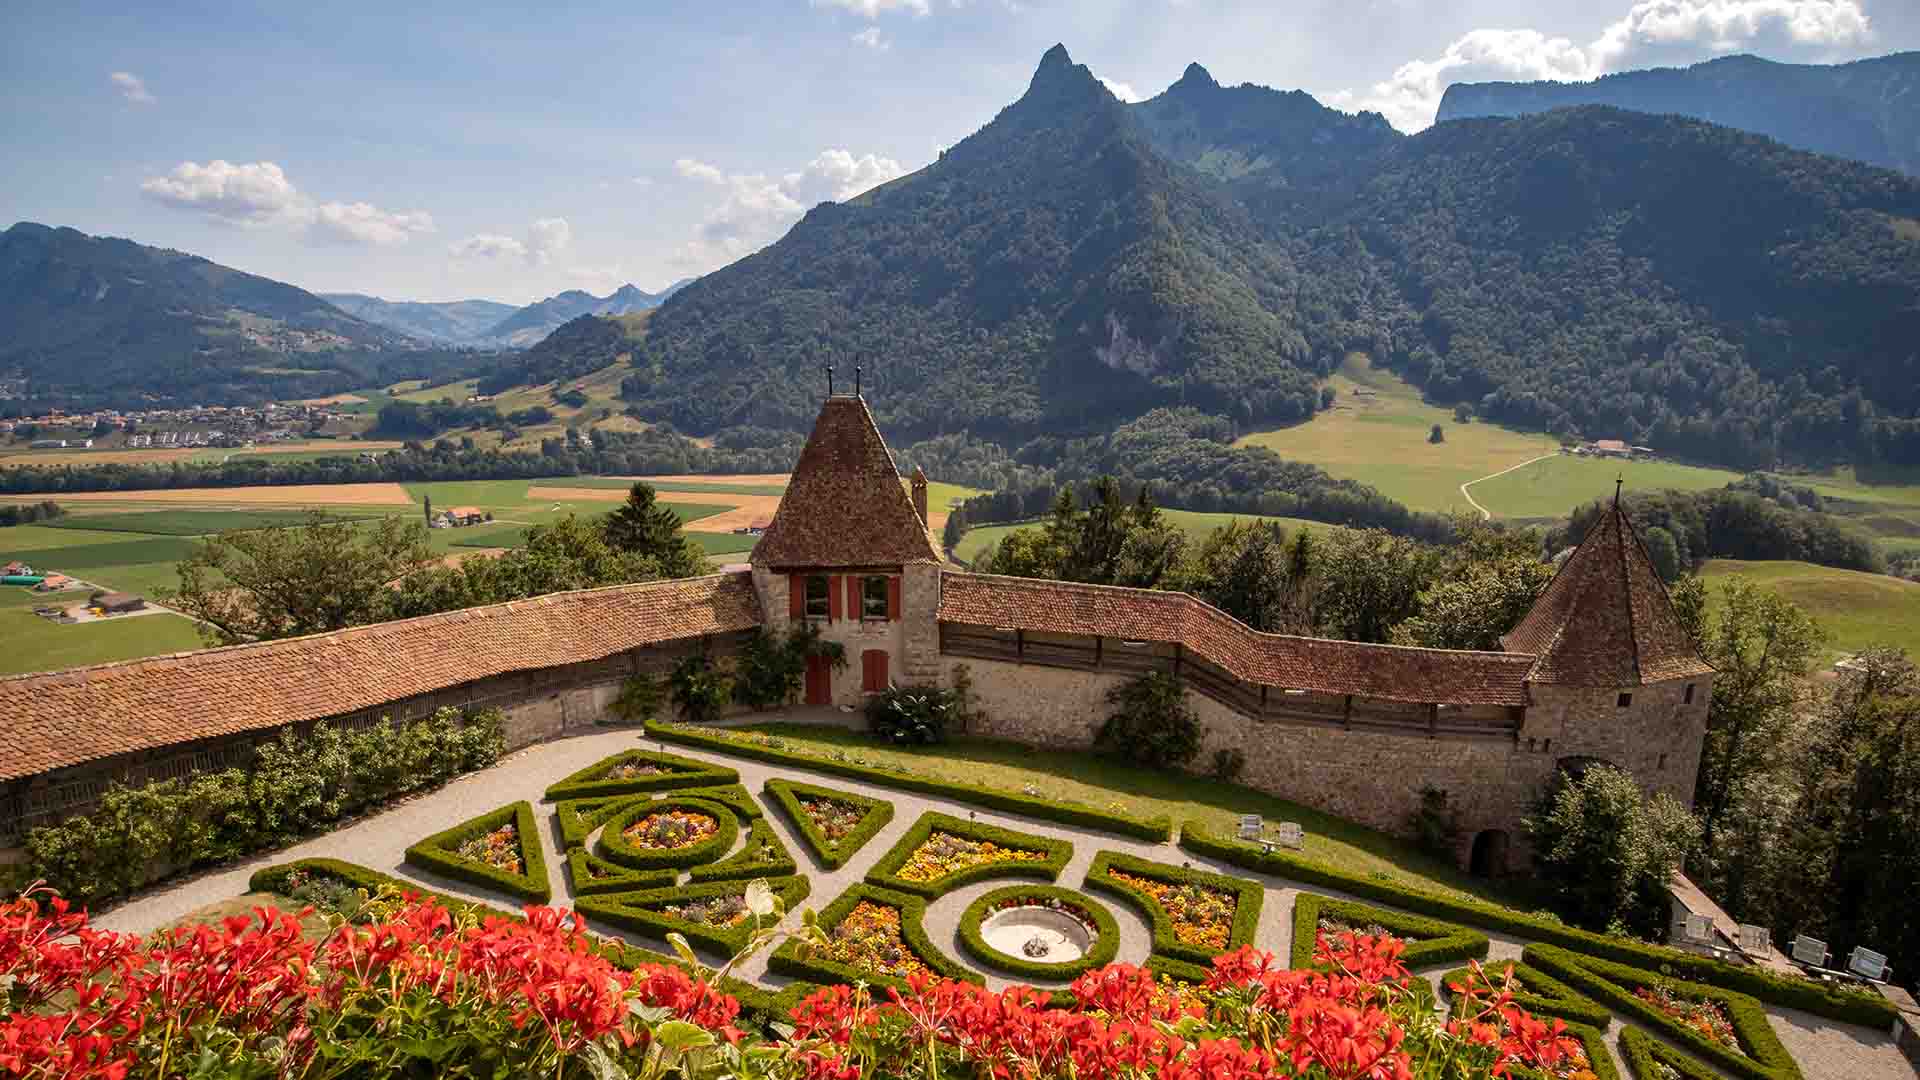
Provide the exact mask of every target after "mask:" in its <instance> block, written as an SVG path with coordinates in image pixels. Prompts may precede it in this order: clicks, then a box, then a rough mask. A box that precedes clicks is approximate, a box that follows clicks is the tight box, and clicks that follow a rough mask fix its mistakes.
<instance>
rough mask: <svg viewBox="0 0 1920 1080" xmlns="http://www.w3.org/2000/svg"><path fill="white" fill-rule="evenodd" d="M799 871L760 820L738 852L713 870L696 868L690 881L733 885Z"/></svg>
mask: <svg viewBox="0 0 1920 1080" xmlns="http://www.w3.org/2000/svg"><path fill="white" fill-rule="evenodd" d="M798 871H799V867H798V866H796V865H795V864H794V861H793V855H792V853H790V852H789V851H787V845H785V844H783V843H781V842H780V837H779V835H778V834H777V833H775V832H774V831H773V826H772V825H770V824H768V823H767V819H766V818H760V819H759V820H757V821H755V822H754V823H753V828H751V829H749V830H747V842H746V843H745V844H742V845H741V846H740V850H739V851H737V852H735V853H734V854H733V855H731V856H729V857H728V858H725V859H722V860H720V861H719V862H717V863H714V864H713V865H711V866H696V867H694V868H693V869H692V870H691V871H690V872H689V873H688V874H687V877H688V878H689V879H691V880H693V881H734V880H738V879H740V878H761V877H763V878H776V877H788V876H790V875H792V874H794V873H797V872H798Z"/></svg>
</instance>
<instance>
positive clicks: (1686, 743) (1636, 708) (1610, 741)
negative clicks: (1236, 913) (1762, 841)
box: [1520, 675, 1713, 806]
mask: <svg viewBox="0 0 1920 1080" xmlns="http://www.w3.org/2000/svg"><path fill="white" fill-rule="evenodd" d="M1689 686H1691V687H1693V700H1692V701H1691V702H1689V701H1687V700H1686V699H1687V687H1689ZM1529 692H1530V693H1531V694H1532V697H1533V705H1532V706H1531V707H1529V708H1528V709H1527V719H1526V722H1525V723H1524V724H1523V725H1521V729H1520V744H1521V745H1522V746H1523V747H1532V748H1534V749H1535V750H1536V751H1537V752H1539V753H1541V754H1542V755H1543V756H1546V757H1548V758H1550V759H1552V760H1554V761H1559V760H1562V759H1565V758H1598V759H1600V760H1602V761H1605V762H1608V763H1610V764H1613V765H1617V766H1619V767H1620V768H1623V769H1625V770H1627V771H1628V772H1631V773H1632V774H1633V775H1634V776H1635V777H1636V778H1638V779H1639V781H1640V783H1641V784H1642V785H1643V786H1644V787H1645V788H1646V789H1647V790H1648V791H1664V792H1666V793H1667V794H1669V795H1672V796H1673V797H1674V798H1676V799H1678V800H1680V802H1681V804H1682V805H1685V806H1691V805H1693V787H1694V781H1695V778H1696V777H1697V776H1698V774H1699V771H1700V748H1701V745H1702V744H1703V743H1704V742H1705V740H1706V732H1707V710H1708V706H1709V704H1710V702H1711V700H1712V697H1713V679H1712V676H1710V675H1709V676H1702V677H1699V678H1694V679H1675V680H1673V681H1671V682H1664V683H1654V684H1652V685H1649V686H1635V687H1629V688H1624V689H1620V690H1614V689H1606V688H1594V687H1577V686H1549V685H1542V684H1534V685H1533V686H1531V687H1530V688H1529ZM1622 693H1628V694H1631V695H1632V700H1631V702H1630V703H1629V704H1627V705H1625V706H1622V705H1621V704H1620V703H1619V702H1620V695H1621V694H1622Z"/></svg>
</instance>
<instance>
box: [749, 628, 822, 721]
mask: <svg viewBox="0 0 1920 1080" xmlns="http://www.w3.org/2000/svg"><path fill="white" fill-rule="evenodd" d="M814 656H823V657H826V658H827V660H828V662H830V663H831V664H832V665H833V668H834V670H835V671H838V670H840V669H842V668H845V667H846V666H847V648H846V646H844V645H842V644H840V643H839V642H837V641H826V640H823V639H822V638H821V637H820V628H819V627H817V626H814V625H812V624H805V623H803V624H801V625H800V626H797V627H796V628H795V629H794V630H793V631H792V632H791V633H789V634H787V635H785V636H784V637H783V636H782V635H781V634H779V633H778V632H777V631H773V630H761V631H759V632H758V633H756V634H754V635H753V637H752V638H751V639H749V640H748V642H747V644H746V646H745V647H744V648H742V649H741V650H740V656H739V659H738V660H737V661H736V667H735V678H734V682H733V699H734V700H735V701H738V702H739V703H740V704H742V705H745V706H747V707H748V708H752V709H770V708H774V707H776V706H779V705H785V704H788V703H790V702H792V701H793V700H795V699H796V698H798V697H799V696H800V688H801V685H802V683H803V681H804V680H805V678H806V674H807V660H808V658H809V657H814Z"/></svg>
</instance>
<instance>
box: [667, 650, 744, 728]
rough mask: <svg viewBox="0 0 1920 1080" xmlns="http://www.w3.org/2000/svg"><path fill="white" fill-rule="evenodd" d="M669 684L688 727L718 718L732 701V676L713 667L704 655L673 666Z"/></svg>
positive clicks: (690, 657) (730, 673) (676, 704)
mask: <svg viewBox="0 0 1920 1080" xmlns="http://www.w3.org/2000/svg"><path fill="white" fill-rule="evenodd" d="M668 685H669V686H670V687H672V690H673V703H674V705H675V706H677V707H678V708H679V709H680V715H681V718H682V719H684V720H686V721H687V722H688V723H690V724H706V723H711V722H713V721H715V720H718V719H720V714H721V712H722V711H724V710H725V709H726V707H727V702H728V701H730V700H732V698H733V673H732V672H730V671H727V670H726V669H724V668H720V667H716V666H714V663H713V661H712V660H710V659H708V658H707V657H705V656H689V657H687V658H686V659H684V660H682V661H680V662H679V663H678V664H675V665H674V668H673V675H672V676H671V677H670V678H669V679H668Z"/></svg>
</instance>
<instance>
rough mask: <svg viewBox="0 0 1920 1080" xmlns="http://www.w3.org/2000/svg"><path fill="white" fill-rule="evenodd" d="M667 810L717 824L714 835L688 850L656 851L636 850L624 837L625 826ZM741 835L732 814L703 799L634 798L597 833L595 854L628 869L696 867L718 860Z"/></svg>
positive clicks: (640, 848) (648, 849) (738, 825)
mask: <svg viewBox="0 0 1920 1080" xmlns="http://www.w3.org/2000/svg"><path fill="white" fill-rule="evenodd" d="M669 810H687V811H691V812H693V813H696V814H705V815H707V816H708V817H711V818H712V819H713V820H714V821H715V822H716V823H717V825H718V827H717V828H715V829H714V832H713V835H712V836H709V837H707V838H706V839H705V840H702V841H700V842H699V843H697V844H694V845H692V846H690V847H683V848H675V849H674V850H672V851H655V850H652V849H650V848H642V847H636V846H634V845H633V844H631V843H629V842H628V841H627V838H626V835H625V834H626V830H627V827H628V826H630V825H632V824H633V823H634V822H636V821H639V820H641V819H643V818H646V817H648V816H650V815H653V814H660V813H665V812H666V811H669ZM738 835H740V823H739V822H738V821H736V820H734V817H733V811H731V810H729V809H727V808H726V807H724V806H721V805H720V804H719V803H714V802H707V801H705V800H704V799H682V798H674V797H669V798H665V799H636V800H634V801H633V802H631V803H629V804H627V805H626V806H624V807H622V808H621V810H620V812H619V813H617V814H615V815H613V816H612V817H611V818H608V819H607V824H606V827H605V828H602V829H601V830H600V842H599V843H598V844H596V845H594V846H595V848H596V851H595V852H594V854H596V855H599V856H600V857H601V858H603V859H606V860H607V861H609V862H616V863H619V864H620V865H621V866H624V867H627V868H628V869H630V870H660V869H665V868H667V867H688V866H699V865H701V864H702V863H709V862H712V861H714V860H715V859H718V858H719V857H720V856H721V855H723V854H725V853H726V851H727V850H728V849H730V848H732V847H733V841H734V838H735V837H736V836H738Z"/></svg>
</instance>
